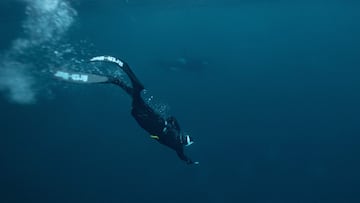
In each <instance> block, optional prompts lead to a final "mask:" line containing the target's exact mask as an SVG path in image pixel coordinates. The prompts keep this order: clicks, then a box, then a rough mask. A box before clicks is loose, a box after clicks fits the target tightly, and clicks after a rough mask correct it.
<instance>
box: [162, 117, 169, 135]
mask: <svg viewBox="0 0 360 203" xmlns="http://www.w3.org/2000/svg"><path fill="white" fill-rule="evenodd" d="M167 125H168V122H167V120H165V127H164V128H163V130H162V131H163V133H164V132H165V131H166V130H167Z"/></svg>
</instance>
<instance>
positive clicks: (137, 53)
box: [0, 0, 360, 203]
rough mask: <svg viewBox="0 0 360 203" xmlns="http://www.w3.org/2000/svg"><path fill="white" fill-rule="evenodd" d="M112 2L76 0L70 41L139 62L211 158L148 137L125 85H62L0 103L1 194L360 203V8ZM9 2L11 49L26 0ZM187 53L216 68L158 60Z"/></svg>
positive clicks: (90, 199)
mask: <svg viewBox="0 0 360 203" xmlns="http://www.w3.org/2000/svg"><path fill="white" fill-rule="evenodd" d="M99 2H100V1H95V0H91V1H90V0H89V1H86V0H83V1H81V2H75V3H74V6H75V7H76V9H77V11H78V14H79V15H78V19H77V21H76V23H75V25H74V27H73V29H72V30H71V31H70V33H69V35H68V36H67V38H69V40H71V41H73V42H74V43H76V42H78V41H79V40H86V41H88V42H91V43H93V47H94V50H95V51H94V50H92V51H93V52H94V54H108V55H114V56H117V57H121V58H123V59H125V60H126V61H128V63H129V64H130V66H131V67H132V68H133V70H134V72H135V73H136V74H137V75H138V77H139V78H140V80H141V81H143V83H144V85H145V87H146V88H147V89H149V91H150V92H151V94H153V95H154V96H155V98H156V99H157V100H158V101H160V102H163V103H165V104H168V105H169V106H170V111H171V113H172V114H173V115H175V116H176V117H177V118H178V120H179V122H180V125H181V127H182V129H183V130H185V131H186V132H189V133H191V134H192V135H193V136H194V138H195V140H196V143H195V144H194V145H193V146H191V147H190V148H189V149H188V150H187V153H188V154H189V156H190V157H192V158H193V159H194V160H198V161H200V165H199V166H187V165H186V164H184V163H182V162H181V161H180V160H179V159H178V158H177V156H176V154H175V153H174V152H173V151H171V150H169V149H168V148H166V147H164V146H161V145H159V144H157V143H155V142H154V141H153V140H151V139H149V137H148V135H147V134H146V133H145V132H144V131H143V130H142V129H141V128H140V127H139V126H138V125H137V124H136V122H135V121H134V120H133V118H132V117H131V115H130V98H129V97H128V96H127V95H126V94H125V93H124V92H123V91H122V90H121V89H119V88H117V87H114V86H106V85H99V86H96V85H95V86H81V85H67V86H66V87H67V88H63V87H62V86H61V84H58V85H57V86H56V87H55V88H53V89H52V91H53V94H54V96H53V97H52V98H50V99H49V98H40V99H39V100H38V101H37V103H35V104H31V105H19V104H14V103H11V102H8V101H7V100H6V97H5V96H3V97H1V99H0V112H1V114H0V172H1V173H0V183H1V185H0V186H1V188H2V189H1V190H0V202H3V203H15V202H16V203H17V202H24V203H29V202H36V203H43V202H44V203H45V202H46V203H50V202H51V203H64V202H66V203H70V202H77V203H78V202H86V203H103V202H108V203H111V202H121V203H135V202H147V203H149V202H154V203H155V202H156V203H163V202H166V203H177V202H182V203H184V202H187V203H189V202H197V203H219V202H259V203H265V202H273V203H282V202H283V203H289V202H294V203H295V202H297V203H300V202H301V203H302V202H306V203H318V202H324V203H325V202H326V203H330V202H334V203H338V202H344V203H345V202H349V203H356V202H360V195H359V191H360V175H359V171H360V147H359V146H360V138H359V135H360V125H359V123H360V122H359V121H360V118H359V115H360V105H359V104H360V93H359V92H360V91H359V90H360V60H359V58H360V57H359V53H360V37H359V36H360V24H359V22H360V21H359V20H360V12H359V10H360V5H359V3H356V2H355V1H341V2H343V3H338V2H336V1H327V2H326V3H325V2H322V1H317V2H315V1H311V2H310V1H309V3H284V1H258V2H257V3H254V2H253V1H244V2H243V3H239V2H240V1H220V2H222V3H217V2H216V1H210V2H209V3H208V4H207V3H206V2H205V1H197V3H196V4H191V2H190V1H184V3H169V2H168V1H166V2H162V1H154V2H155V3H154V4H150V3H148V2H147V3H144V2H138V3H132V2H135V1H131V0H130V1H129V2H130V3H129V4H126V3H124V2H120V1H105V2H104V3H103V4H99ZM339 2H340V1H339ZM0 10H1V12H0V16H1V20H0V22H3V24H2V28H1V33H0V36H1V41H0V42H1V43H0V47H1V49H2V50H5V49H7V48H8V47H9V46H10V44H11V43H10V42H11V40H12V39H14V38H16V37H17V36H19V35H21V20H22V19H23V17H24V14H23V6H22V4H20V3H13V2H11V1H8V2H7V1H5V2H2V3H0ZM4 22H6V23H4ZM184 52H186V53H187V54H188V55H191V56H192V57H195V58H201V59H204V60H206V61H207V62H208V66H207V67H206V68H205V69H201V70H196V71H191V70H178V71H173V70H171V69H166V68H161V67H157V66H155V65H154V61H157V60H162V59H164V60H165V59H166V60H168V59H176V58H177V57H179V56H181V55H182V54H183V53H184ZM0 68H1V67H0ZM49 83H50V81H49Z"/></svg>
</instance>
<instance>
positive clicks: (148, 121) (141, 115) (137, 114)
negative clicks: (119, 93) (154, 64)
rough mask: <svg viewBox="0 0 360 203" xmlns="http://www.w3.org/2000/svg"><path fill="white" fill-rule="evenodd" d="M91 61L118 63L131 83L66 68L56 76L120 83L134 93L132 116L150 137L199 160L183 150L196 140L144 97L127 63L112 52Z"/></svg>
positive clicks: (181, 157)
mask: <svg viewBox="0 0 360 203" xmlns="http://www.w3.org/2000/svg"><path fill="white" fill-rule="evenodd" d="M91 61H92V62H95V61H104V62H111V63H115V64H116V65H117V66H119V68H121V69H122V70H123V71H124V72H125V73H126V74H127V76H128V77H129V79H130V81H131V84H132V87H130V86H128V85H127V84H126V83H125V82H123V81H121V80H120V79H118V78H115V77H112V76H100V75H92V74H78V73H68V72H63V71H57V72H56V73H55V76H56V77H59V78H61V79H64V80H68V81H72V82H77V83H111V84H115V85H118V86H120V87H121V88H122V89H123V90H125V91H126V92H127V93H128V94H129V95H130V96H131V97H132V110H131V114H132V116H133V117H134V118H135V120H136V121H137V123H138V124H139V125H140V126H141V127H142V128H143V129H144V130H146V131H147V132H148V133H149V134H150V137H151V138H152V139H155V140H157V141H158V142H160V143H161V144H163V145H166V146H168V147H170V148H171V149H173V150H175V151H176V153H177V155H178V156H179V158H180V159H181V160H183V161H185V162H186V163H187V164H198V162H194V161H192V160H191V159H190V158H189V157H187V156H186V155H185V153H184V147H185V146H190V145H191V144H192V143H193V140H192V138H191V137H190V136H189V135H185V134H184V133H183V132H182V131H181V129H180V126H179V123H178V122H177V120H176V119H175V117H172V116H171V117H169V118H164V117H162V116H161V115H159V114H158V113H156V112H155V111H154V110H153V109H152V108H151V107H150V106H149V105H148V104H147V103H146V102H145V101H144V100H143V99H142V98H141V91H142V90H144V86H143V85H142V84H141V82H140V81H139V80H138V79H137V77H136V76H135V74H134V73H133V72H132V70H131V69H130V67H129V65H128V64H127V63H125V62H124V61H121V60H119V59H116V58H114V57H111V56H98V57H94V58H92V59H91Z"/></svg>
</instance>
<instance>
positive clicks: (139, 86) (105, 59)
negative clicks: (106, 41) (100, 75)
mask: <svg viewBox="0 0 360 203" xmlns="http://www.w3.org/2000/svg"><path fill="white" fill-rule="evenodd" d="M99 61H103V62H110V63H115V64H117V65H118V66H119V67H120V68H121V69H122V70H123V71H124V72H125V73H126V74H127V75H128V76H129V78H130V80H131V83H132V84H133V88H134V89H136V90H140V91H141V90H143V89H144V86H143V85H142V84H141V82H140V81H139V79H138V78H137V77H136V75H135V74H134V72H133V71H132V70H131V69H130V67H129V65H127V63H126V62H124V61H122V60H120V59H117V58H115V57H113V56H95V57H93V58H91V59H90V62H99Z"/></svg>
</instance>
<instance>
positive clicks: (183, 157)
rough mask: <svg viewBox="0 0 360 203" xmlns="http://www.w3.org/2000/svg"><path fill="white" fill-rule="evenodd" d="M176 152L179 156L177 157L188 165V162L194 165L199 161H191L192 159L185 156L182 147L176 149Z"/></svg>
mask: <svg viewBox="0 0 360 203" xmlns="http://www.w3.org/2000/svg"><path fill="white" fill-rule="evenodd" d="M176 153H177V155H178V156H179V158H180V159H181V160H183V161H185V162H186V163H187V164H188V165H190V164H196V165H197V164H199V162H197V161H193V160H191V159H190V158H189V157H187V156H186V155H185V153H184V150H183V149H182V150H179V151H177V152H176Z"/></svg>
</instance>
